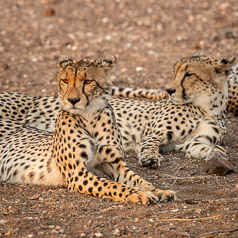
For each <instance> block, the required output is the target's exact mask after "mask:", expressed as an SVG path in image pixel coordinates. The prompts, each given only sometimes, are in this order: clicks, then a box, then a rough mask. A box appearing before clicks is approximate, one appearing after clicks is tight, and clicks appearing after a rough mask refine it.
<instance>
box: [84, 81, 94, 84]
mask: <svg viewBox="0 0 238 238" xmlns="http://www.w3.org/2000/svg"><path fill="white" fill-rule="evenodd" d="M92 82H93V80H85V81H84V83H85V84H90V83H92Z"/></svg>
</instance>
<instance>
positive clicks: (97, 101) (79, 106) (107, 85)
mask: <svg viewBox="0 0 238 238" xmlns="http://www.w3.org/2000/svg"><path fill="white" fill-rule="evenodd" d="M115 63H116V57H115V56H113V55H110V56H107V57H106V58H103V59H99V60H92V59H82V60H79V61H75V60H73V59H72V58H71V57H70V56H65V55H63V56H61V57H60V58H59V60H58V64H57V66H58V74H57V82H58V87H59V98H60V102H61V106H62V109H63V110H66V111H70V112H71V113H74V114H81V115H86V114H93V113H95V112H96V111H99V110H101V109H103V108H104V107H105V106H106V105H107V104H108V101H109V99H110V97H111V88H112V83H111V81H110V79H109V73H110V71H111V69H112V68H113V67H114V65H115Z"/></svg>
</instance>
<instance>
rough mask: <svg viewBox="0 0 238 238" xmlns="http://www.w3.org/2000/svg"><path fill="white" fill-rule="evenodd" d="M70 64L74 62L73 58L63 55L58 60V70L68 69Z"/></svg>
mask: <svg viewBox="0 0 238 238" xmlns="http://www.w3.org/2000/svg"><path fill="white" fill-rule="evenodd" d="M70 62H73V58H72V57H71V56H68V55H62V56H61V57H60V58H59V59H58V63H57V66H58V68H61V67H66V66H67V65H68V64H69V63H70Z"/></svg>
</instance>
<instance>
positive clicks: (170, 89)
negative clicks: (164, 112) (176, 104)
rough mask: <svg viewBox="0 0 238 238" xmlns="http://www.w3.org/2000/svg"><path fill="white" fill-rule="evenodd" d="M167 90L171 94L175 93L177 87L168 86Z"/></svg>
mask: <svg viewBox="0 0 238 238" xmlns="http://www.w3.org/2000/svg"><path fill="white" fill-rule="evenodd" d="M166 91H167V93H168V94H169V95H172V94H173V93H175V92H176V89H174V88H166Z"/></svg>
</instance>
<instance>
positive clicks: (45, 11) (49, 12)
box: [44, 8, 55, 17]
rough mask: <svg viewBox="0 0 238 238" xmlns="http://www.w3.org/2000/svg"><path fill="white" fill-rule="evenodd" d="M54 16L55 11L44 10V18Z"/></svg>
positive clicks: (50, 9)
mask: <svg viewBox="0 0 238 238" xmlns="http://www.w3.org/2000/svg"><path fill="white" fill-rule="evenodd" d="M54 15H55V10H54V9H52V8H46V9H45V10H44V16H46V17H51V16H54Z"/></svg>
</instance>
